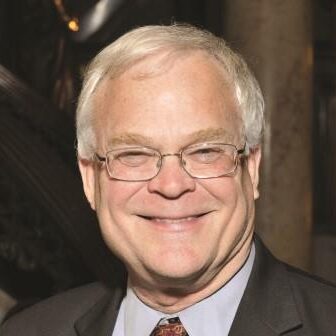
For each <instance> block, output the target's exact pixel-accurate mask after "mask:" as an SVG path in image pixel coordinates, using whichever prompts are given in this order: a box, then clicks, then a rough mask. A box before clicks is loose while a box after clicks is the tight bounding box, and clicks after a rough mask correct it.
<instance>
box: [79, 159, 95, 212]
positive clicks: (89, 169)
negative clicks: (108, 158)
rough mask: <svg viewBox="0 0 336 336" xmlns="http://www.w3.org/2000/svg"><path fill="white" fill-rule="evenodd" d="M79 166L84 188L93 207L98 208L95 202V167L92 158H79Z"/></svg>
mask: <svg viewBox="0 0 336 336" xmlns="http://www.w3.org/2000/svg"><path fill="white" fill-rule="evenodd" d="M78 166H79V170H80V173H81V176H82V182H83V188H84V192H85V195H86V198H87V200H88V201H89V203H90V205H91V208H92V209H93V210H95V209H96V204H95V167H94V163H93V162H92V161H90V160H85V159H81V158H79V159H78Z"/></svg>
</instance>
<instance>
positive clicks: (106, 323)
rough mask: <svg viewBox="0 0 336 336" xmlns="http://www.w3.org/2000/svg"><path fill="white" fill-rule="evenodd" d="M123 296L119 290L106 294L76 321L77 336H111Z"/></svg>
mask: <svg viewBox="0 0 336 336" xmlns="http://www.w3.org/2000/svg"><path fill="white" fill-rule="evenodd" d="M124 295H125V291H124V290H123V289H121V288H118V289H116V290H113V291H111V292H110V293H108V294H106V295H105V296H104V297H103V298H102V299H101V300H99V301H98V302H97V303H96V304H95V305H94V306H93V307H92V308H91V309H90V310H89V311H88V312H87V313H86V314H85V315H83V316H82V317H81V318H79V319H78V320H77V321H76V323H75V329H76V332H77V334H78V335H79V336H111V335H112V331H113V328H114V325H115V323H116V320H117V316H118V311H119V307H120V304H121V301H122V299H123V297H124Z"/></svg>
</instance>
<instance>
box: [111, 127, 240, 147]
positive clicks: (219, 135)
mask: <svg viewBox="0 0 336 336" xmlns="http://www.w3.org/2000/svg"><path fill="white" fill-rule="evenodd" d="M187 139H188V142H189V144H192V143H197V142H206V141H226V142H228V143H231V142H232V141H234V139H235V136H234V135H233V134H232V133H230V132H228V131H227V130H226V129H225V128H206V129H203V130H199V131H196V132H193V133H191V134H189V135H187ZM108 144H109V146H116V145H139V144H140V145H143V146H154V141H153V139H152V138H151V137H147V136H144V135H141V134H138V133H123V134H120V135H118V136H115V137H112V138H111V139H109V141H108Z"/></svg>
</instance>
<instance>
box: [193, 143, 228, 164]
mask: <svg viewBox="0 0 336 336" xmlns="http://www.w3.org/2000/svg"><path fill="white" fill-rule="evenodd" d="M223 154H225V152H224V150H223V148H220V147H218V146H211V147H204V148H197V149H193V150H191V151H190V152H188V153H187V155H188V158H190V159H192V160H193V161H196V162H200V163H212V162H214V161H216V160H218V159H219V158H221V157H222V155H223Z"/></svg>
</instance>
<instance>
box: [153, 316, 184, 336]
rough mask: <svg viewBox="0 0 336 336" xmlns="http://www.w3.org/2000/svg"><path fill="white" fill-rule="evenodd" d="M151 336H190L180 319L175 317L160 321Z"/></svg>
mask: <svg viewBox="0 0 336 336" xmlns="http://www.w3.org/2000/svg"><path fill="white" fill-rule="evenodd" d="M150 336H188V333H187V332H186V330H185V329H184V327H183V325H182V323H181V321H180V319H179V318H178V317H173V318H169V319H163V320H160V321H159V323H158V324H157V326H156V327H155V328H154V330H153V331H152V333H151V334H150Z"/></svg>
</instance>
